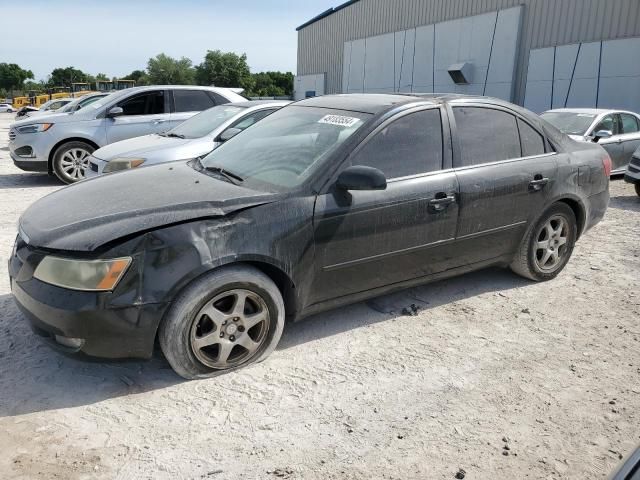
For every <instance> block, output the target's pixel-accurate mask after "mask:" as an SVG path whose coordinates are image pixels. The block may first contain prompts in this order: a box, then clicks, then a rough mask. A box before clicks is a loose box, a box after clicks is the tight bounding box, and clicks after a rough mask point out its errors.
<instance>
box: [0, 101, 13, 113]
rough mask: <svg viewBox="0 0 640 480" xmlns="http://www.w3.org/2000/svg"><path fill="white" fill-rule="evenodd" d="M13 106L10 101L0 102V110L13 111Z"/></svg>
mask: <svg viewBox="0 0 640 480" xmlns="http://www.w3.org/2000/svg"><path fill="white" fill-rule="evenodd" d="M15 111H16V110H15V108H13V106H12V105H11V104H10V103H0V112H9V113H12V112H15Z"/></svg>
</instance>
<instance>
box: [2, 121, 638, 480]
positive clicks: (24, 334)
mask: <svg viewBox="0 0 640 480" xmlns="http://www.w3.org/2000/svg"><path fill="white" fill-rule="evenodd" d="M12 117H13V115H9V114H0V263H2V265H3V267H2V268H3V269H4V270H3V273H2V274H0V451H1V452H2V455H0V478H3V479H5V478H6V479H9V478H11V479H69V480H75V479H86V478H97V479H146V478H150V479H151V478H153V479H202V478H205V479H270V478H286V479H302V478H305V479H316V478H318V479H320V478H321V479H356V478H358V479H360V478H367V479H368V478H381V479H403V480H405V479H426V478H434V479H453V478H455V475H456V473H457V472H458V471H459V469H464V470H465V471H466V478H467V479H498V478H532V479H539V478H544V479H549V478H552V479H554V478H571V479H581V480H583V479H586V478H603V477H604V476H605V475H606V474H607V473H608V472H610V471H611V469H612V468H614V466H615V465H616V464H617V463H618V461H619V455H620V454H626V453H627V452H628V451H629V450H630V449H632V448H633V447H634V446H635V445H636V444H637V443H638V442H640V428H639V426H640V242H639V241H638V239H639V237H638V235H639V232H640V199H639V198H638V197H637V196H636V195H635V193H634V191H633V188H632V187H631V186H629V185H627V184H624V183H623V182H622V181H615V182H613V183H612V185H611V196H612V199H611V205H610V208H609V211H608V213H607V215H606V218H605V220H604V221H603V222H602V223H601V224H599V225H598V226H597V227H596V228H594V229H593V230H592V231H590V232H589V233H588V234H587V235H585V236H584V238H582V240H581V241H580V242H579V243H578V245H577V248H576V249H575V252H574V256H573V258H572V260H571V262H570V263H569V265H568V267H567V268H566V270H565V271H564V272H563V273H562V274H561V275H560V276H559V277H558V278H557V279H556V280H554V281H551V282H548V283H544V284H534V283H531V282H528V281H524V280H522V279H521V278H519V277H517V276H515V275H513V274H512V273H510V272H508V271H504V270H498V269H490V270H485V271H482V272H478V273H474V274H470V275H466V276H464V277H460V278H456V279H452V280H448V281H443V282H438V283H434V284H431V285H428V286H425V287H420V288H414V289H411V290H408V291H406V292H403V293H400V294H396V295H393V296H388V297H383V298H379V299H376V300H374V301H371V302H367V303H359V304H356V305H353V306H350V307H348V308H343V309H340V310H336V311H332V312H328V313H325V314H322V315H319V316H316V317H314V318H311V319H308V320H306V321H303V322H301V323H299V324H295V325H290V326H288V327H287V328H285V332H284V335H283V337H282V341H281V344H280V346H279V348H278V349H277V350H276V351H275V352H274V354H273V355H272V356H271V357H270V358H269V359H268V360H267V361H266V362H264V363H262V364H260V365H257V366H253V367H250V368H247V369H244V370H242V371H240V372H236V373H232V374H228V375H225V376H222V377H218V378H216V379H211V380H204V381H195V382H185V381H182V380H181V379H180V378H178V377H177V376H176V375H175V374H173V372H172V371H171V369H170V368H169V366H168V364H167V363H166V362H165V361H164V360H163V359H162V357H161V355H160V354H158V355H157V358H154V359H153V360H152V361H150V362H120V363H84V362H80V361H78V360H74V359H71V358H67V357H64V356H61V355H59V354H58V353H55V352H53V351H52V350H50V349H49V348H47V347H46V346H44V345H42V344H40V343H39V342H38V341H37V339H36V338H34V336H33V335H32V334H31V332H30V330H29V328H28V326H27V325H26V323H25V322H24V320H23V318H22V316H21V315H20V314H19V312H18V310H17V309H16V307H15V305H14V303H13V300H12V297H11V293H10V288H9V282H8V276H7V274H6V262H7V259H8V256H9V255H10V252H11V248H12V245H13V240H14V237H15V232H16V222H17V220H18V217H19V215H20V214H21V213H22V212H23V211H24V210H25V208H27V206H28V205H29V204H30V203H31V202H33V201H35V200H36V199H38V198H40V197H42V196H43V195H46V194H47V193H49V192H52V191H54V190H56V189H58V188H60V187H61V185H60V184H59V183H58V182H57V181H56V180H55V179H52V178H50V177H48V176H46V175H36V174H28V173H24V172H21V171H19V170H18V169H16V168H15V167H13V165H12V164H11V161H10V159H9V155H8V152H7V149H6V144H7V130H8V125H9V123H10V121H11V118H12ZM95 201H96V202H101V201H108V200H105V199H98V198H96V199H95ZM59 208H73V205H60V206H59ZM411 304H415V305H416V306H417V307H419V311H418V314H417V315H415V316H409V315H403V314H402V313H401V312H402V310H403V308H404V307H406V306H408V305H411ZM505 447H508V450H507V449H505Z"/></svg>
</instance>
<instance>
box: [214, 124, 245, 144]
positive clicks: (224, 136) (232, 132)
mask: <svg viewBox="0 0 640 480" xmlns="http://www.w3.org/2000/svg"><path fill="white" fill-rule="evenodd" d="M241 131H242V130H241V129H239V128H233V127H230V128H227V129H226V130H225V131H224V132H222V133H221V134H220V135H219V136H218V140H219V141H220V142H226V141H227V140H231V139H232V138H233V137H235V136H236V135H237V134H239V133H240V132H241Z"/></svg>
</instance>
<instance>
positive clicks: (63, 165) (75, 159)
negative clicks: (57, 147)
mask: <svg viewBox="0 0 640 480" xmlns="http://www.w3.org/2000/svg"><path fill="white" fill-rule="evenodd" d="M89 155H91V153H90V152H88V151H87V150H85V149H83V148H71V149H69V150H67V151H66V152H65V153H64V154H63V155H62V158H61V159H60V169H61V170H62V173H63V174H64V175H65V176H67V177H68V178H69V179H70V180H71V181H74V182H75V181H78V180H82V179H83V178H84V172H85V170H86V169H87V168H88V167H89Z"/></svg>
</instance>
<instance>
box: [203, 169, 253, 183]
mask: <svg viewBox="0 0 640 480" xmlns="http://www.w3.org/2000/svg"><path fill="white" fill-rule="evenodd" d="M204 169H205V170H206V171H207V172H214V173H218V174H220V175H222V176H223V177H224V178H226V179H227V180H229V181H230V182H231V183H236V182H235V181H238V182H244V178H242V177H241V176H240V175H237V174H235V173H233V172H230V171H229V170H225V169H224V168H222V167H204Z"/></svg>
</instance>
